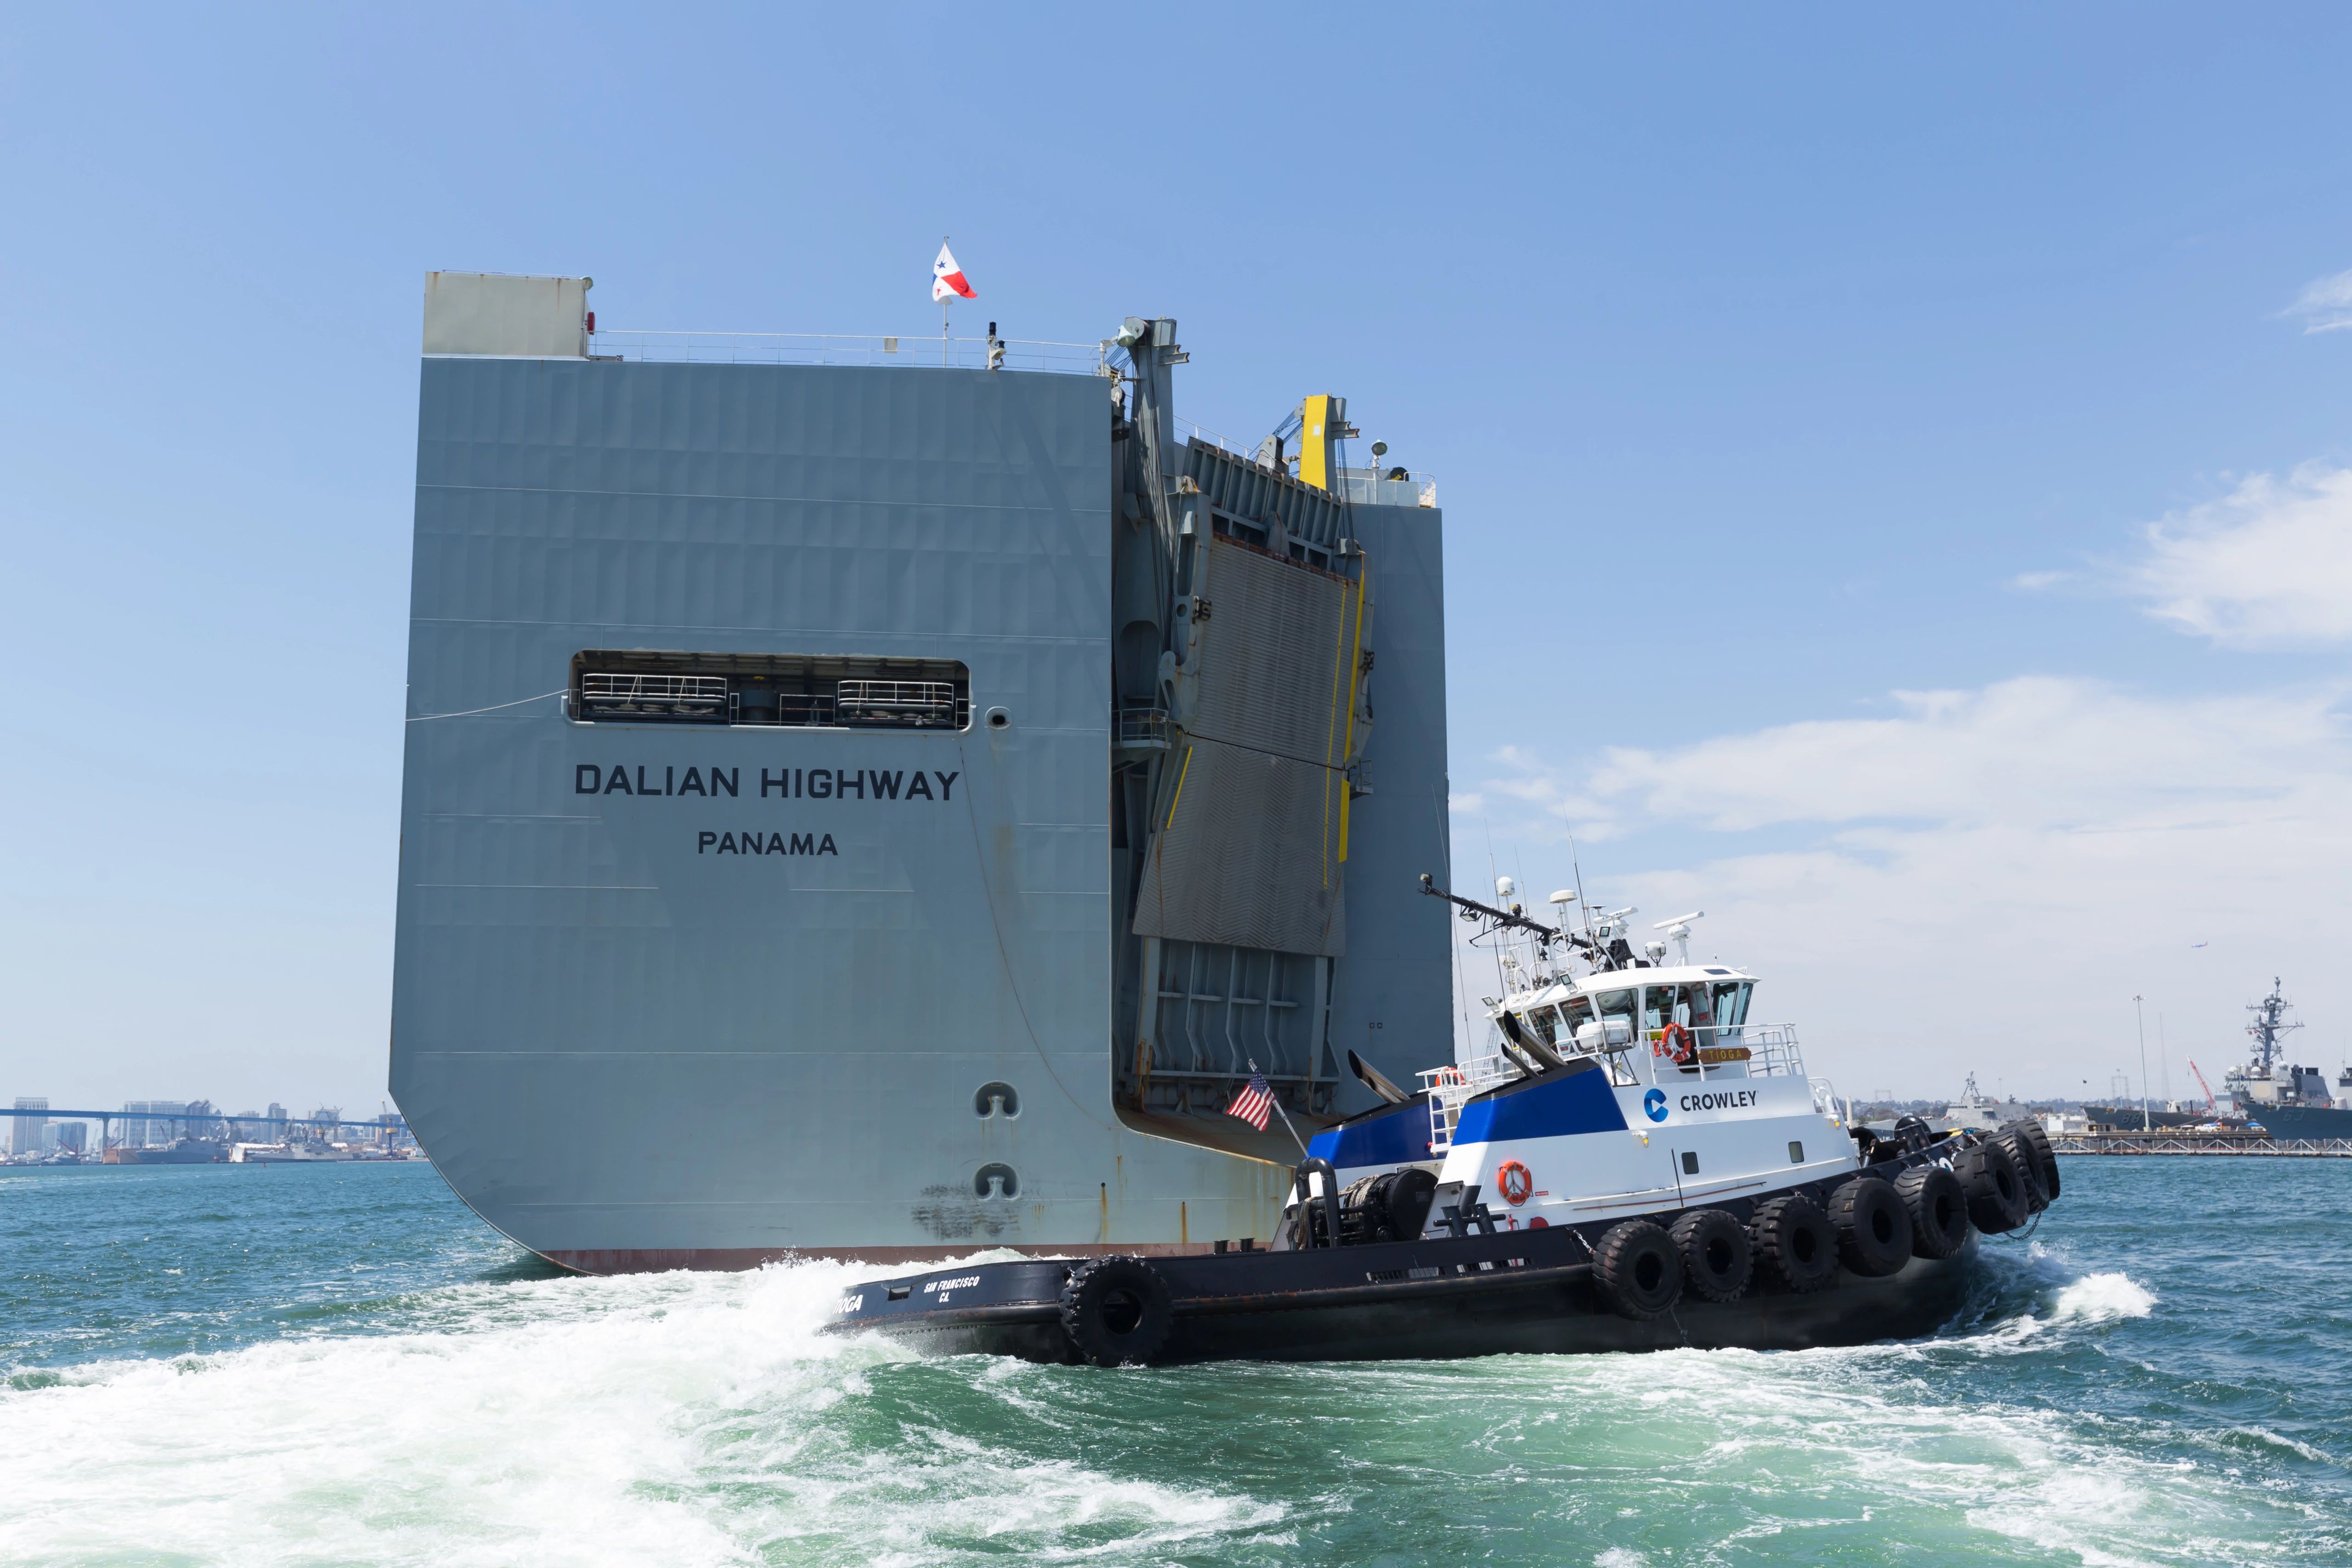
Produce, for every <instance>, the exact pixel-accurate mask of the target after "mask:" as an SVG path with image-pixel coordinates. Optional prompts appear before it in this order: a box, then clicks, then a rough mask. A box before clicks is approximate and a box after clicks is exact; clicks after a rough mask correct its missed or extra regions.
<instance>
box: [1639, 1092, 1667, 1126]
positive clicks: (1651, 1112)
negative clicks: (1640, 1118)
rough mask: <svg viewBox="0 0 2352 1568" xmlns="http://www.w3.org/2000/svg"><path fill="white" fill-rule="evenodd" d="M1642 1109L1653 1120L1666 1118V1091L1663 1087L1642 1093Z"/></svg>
mask: <svg viewBox="0 0 2352 1568" xmlns="http://www.w3.org/2000/svg"><path fill="white" fill-rule="evenodd" d="M1642 1111H1643V1114H1644V1115H1646V1116H1647V1117H1649V1119H1650V1120H1651V1121H1664V1120H1665V1119H1666V1091H1665V1090H1664V1089H1652V1090H1651V1091H1650V1092H1649V1093H1647V1094H1645V1095H1643V1097H1642Z"/></svg>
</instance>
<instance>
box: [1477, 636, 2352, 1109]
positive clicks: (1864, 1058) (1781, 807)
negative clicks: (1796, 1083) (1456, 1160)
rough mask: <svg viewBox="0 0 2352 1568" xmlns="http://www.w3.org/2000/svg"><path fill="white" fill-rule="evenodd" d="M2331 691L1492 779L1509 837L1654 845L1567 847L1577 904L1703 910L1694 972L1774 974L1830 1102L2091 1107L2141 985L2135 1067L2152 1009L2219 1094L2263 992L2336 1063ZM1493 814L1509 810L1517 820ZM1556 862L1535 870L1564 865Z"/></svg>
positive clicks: (2342, 847) (1996, 712)
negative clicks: (2072, 1096) (1829, 1084)
mask: <svg viewBox="0 0 2352 1568" xmlns="http://www.w3.org/2000/svg"><path fill="white" fill-rule="evenodd" d="M2342 695H2343V694H2342V693H2341V692H2338V691H2334V690H2285V691H2273V692H2268V693H2261V694H2257V695H2254V696H2251V697H2241V698H2229V699H2223V698H2199V699H2189V700H2168V699H2163V698H2158V697H2150V696H2147V695H2143V694H2136V693H2133V692H2129V691H2125V690H2121V689H2116V688H2114V687H2111V686H2107V685H2103V684H2100V683H2097V682H2092V681H2084V680H2070V679H2049V678H2040V679H2021V680H2011V681H2006V682H2002V683H2000V684H1998V685H1994V686H1990V687H1987V688H1983V689H1976V690H1969V691H1946V692H1929V693H1901V694H1897V695H1896V696H1895V700H1894V701H1895V711H1894V712H1893V713H1892V714H1890V715H1889V716H1886V717H1883V718H1870V719H1845V720H1829V721H1812V722H1807V723H1799V724H1789V725H1781V726H1777V727H1774V728H1771V729H1766V730H1759V731H1752V732H1748V733H1743V734H1733V735H1725V736H1720V737H1717V738H1715V739H1711V740H1706V741H1703V742H1698V743H1696V744H1694V745H1690V746H1687V747H1683V748H1679V749H1675V750H1671V751H1645V750H1622V749H1621V750H1614V751H1611V752H1607V753H1605V754H1604V755H1603V757H1602V758H1601V760H1600V761H1599V762H1598V763H1594V764H1592V765H1590V766H1587V767H1584V768H1581V769H1571V770H1569V771H1568V772H1567V773H1566V775H1565V776H1561V777H1554V778H1546V777H1544V776H1543V775H1542V774H1540V773H1537V772H1536V771H1535V770H1533V769H1531V768H1529V767H1527V766H1524V765H1523V766H1520V767H1517V768H1514V769H1512V770H1510V772H1511V774H1512V776H1510V777H1508V778H1505V779H1500V780H1496V781H1495V782H1493V783H1491V784H1482V786H1481V787H1482V793H1483V794H1484V795H1485V797H1486V803H1487V805H1488V806H1489V808H1490V810H1491V811H1493V813H1494V814H1495V821H1494V825H1493V826H1494V829H1495V831H1496V833H1497V834H1498V835H1506V834H1507V835H1510V836H1512V837H1517V838H1521V839H1524V840H1533V839H1535V838H1537V837H1538V836H1539V835H1541V834H1542V833H1543V832H1544V831H1545V829H1546V827H1547V826H1549V829H1550V830H1551V832H1552V833H1553V835H1554V837H1557V835H1558V828H1559V825H1560V824H1561V822H1562V820H1563V817H1562V816H1561V814H1560V813H1559V812H1558V811H1556V810H1548V809H1545V806H1546V804H1547V803H1550V802H1573V803H1577V804H1578V805H1591V806H1594V807H1598V808H1599V809H1601V810H1603V811H1605V812H1607V813H1608V814H1609V817H1608V820H1609V822H1610V824H1611V826H1612V827H1614V828H1615V829H1617V830H1619V831H1622V832H1640V833H1642V834H1643V837H1642V838H1641V839H1640V840H1639V841H1638V842H1639V843H1640V844H1641V845H1642V846H1643V859H1644V860H1645V861H1647V862H1649V863H1648V864H1647V865H1641V864H1634V863H1629V862H1628V860H1627V859H1626V857H1625V853H1624V851H1622V850H1620V851H1616V852H1614V853H1613V854H1612V852H1610V851H1606V850H1603V851H1601V853H1599V854H1596V853H1593V852H1592V851H1591V848H1590V840H1589V839H1586V836H1585V834H1584V833H1583V831H1582V830H1580V832H1579V837H1580V840H1585V841H1586V842H1587V843H1588V852H1587V853H1586V855H1585V857H1584V860H1585V871H1586V873H1587V875H1588V877H1589V878H1591V880H1592V884H1593V886H1592V887H1591V889H1588V891H1589V892H1591V895H1592V896H1594V897H1596V898H1607V899H1610V900H1612V901H1618V902H1633V903H1638V904H1640V905H1641V906H1642V907H1643V908H1644V909H1645V910H1653V911H1654V912H1658V913H1674V912H1675V911H1677V910H1682V909H1687V908H1704V909H1706V910H1707V911H1708V918H1707V919H1706V921H1705V922H1703V924H1702V926H1701V928H1700V933H1699V935H1698V936H1697V937H1696V939H1695V941H1694V952H1709V953H1720V954H1721V955H1722V956H1723V957H1725V958H1727V959H1731V960H1734V961H1736V962H1738V963H1743V964H1746V965H1748V966H1749V967H1751V968H1753V969H1755V970H1756V971H1757V972H1759V973H1762V974H1764V975H1765V976H1766V977H1767V979H1768V981H1769V983H1770V985H1769V995H1770V998H1771V999H1770V1001H1769V1003H1768V1004H1766V1006H1765V1010H1766V1011H1767V1012H1769V1014H1771V1015H1772V1016H1775V1017H1784V1018H1793V1019H1794V1020H1795V1021H1797V1022H1798V1023H1799V1024H1800V1026H1801V1027H1802V1029H1803V1030H1804V1032H1805V1037H1806V1038H1807V1039H1808V1041H1809V1042H1810V1043H1811V1047H1810V1048H1811V1049H1812V1050H1813V1054H1814V1065H1815V1067H1816V1069H1817V1070H1822V1069H1823V1068H1826V1069H1827V1070H1831V1071H1832V1072H1834V1073H1835V1074H1836V1076H1837V1077H1838V1079H1840V1082H1841V1086H1842V1087H1843V1088H1844V1089H1850V1090H1857V1091H1860V1090H1867V1089H1874V1088H1878V1087H1881V1086H1890V1087H1896V1088H1905V1087H1906V1086H1907V1087H1908V1089H1910V1091H1911V1092H1916V1093H1922V1094H1925V1093H1930V1092H1938V1091H1948V1090H1951V1089H1957V1087H1958V1079H1959V1075H1960V1074H1961V1073H1962V1072H1965V1071H1969V1070H1977V1071H1979V1072H1981V1073H1983V1074H1984V1075H1985V1079H1986V1083H1987V1087H1988V1088H1990V1085H1991V1082H1992V1079H1995V1078H1997V1077H2005V1078H2006V1079H2007V1080H2008V1082H2009V1084H2010V1086H2011V1088H2012V1089H2031V1090H2035V1091H2041V1092H2053V1093H2055V1092H2065V1091H2069V1090H2072V1091H2076V1092H2079V1091H2080V1089H2081V1087H2082V1080H2084V1079H2089V1080H2090V1084H2091V1087H2092V1088H2093V1089H2098V1090H2102V1091H2103V1090H2104V1089H2105V1088H2106V1083H2107V1077H2108V1074H2109V1073H2110V1072H2111V1071H2113V1070H2114V1069H2115V1068H2117V1067H2119V1066H2122V1067H2127V1068H2130V1069H2131V1070H2133V1071H2135V1072H2136V1071H2137V1055H2136V1049H2137V1047H2136V1040H2135V1037H2134V1032H2133V1031H2134V1019H2133V1009H2132V1004H2131V998H2132V996H2133V995H2134V994H2144V995H2146V996H2147V997H2148V1003H2147V1019H2148V1025H2147V1026H2148V1037H2149V1047H2150V1051H2151V1054H2152V1056H2153V1055H2155V1054H2156V1053H2157V1050H2158V1016H2159V1015H2168V1018H2169V1029H2168V1035H2167V1039H2168V1042H2169V1044H2170V1046H2171V1057H2170V1062H2171V1066H2170V1072H2171V1076H2172V1078H2173V1080H2174V1081H2173V1089H2174V1090H2175V1092H2176V1093H2185V1092H2187V1089H2188V1085H2187V1081H2186V1078H2187V1073H2186V1067H2185V1065H2184V1063H2183V1059H2182V1058H2184V1057H2194V1058H2197V1059H2198V1060H2199V1061H2200V1063H2201V1064H2202V1065H2203V1067H2204V1068H2205V1070H2206V1072H2207V1075H2208V1076H2209V1077H2210V1078H2213V1079H2216V1081H2218V1079H2219V1069H2220V1068H2222V1067H2225V1066H2227V1065H2229V1064H2231V1063H2232V1062H2234V1061H2236V1060H2238V1059H2239V1056H2240V1053H2241V1052H2242V1047H2243V1045H2244V1042H2243V1040H2242V1037H2240V1035H2239V1033H2238V1029H2239V1026H2240V1025H2241V1024H2242V1012H2241V1011H2240V1007H2241V1005H2242V1004H2243V1003H2245V1002H2248V1001H2251V1000H2252V998H2253V996H2254V994H2257V993H2258V991H2259V990H2260V989H2261V987H2262V986H2263V984H2266V983H2267V982H2268V980H2269V978H2270V976H2271V974H2272V973H2273V972H2276V973H2284V974H2286V975H2287V976H2288V977H2289V980H2290V990H2291V993H2293V992H2294V982H2296V981H2297V980H2298V979H2299V980H2300V983H2301V990H2300V993H2299V996H2300V999H2301V1000H2303V1001H2304V1002H2305V1004H2306V1005H2305V1015H2304V1016H2305V1017H2306V1018H2307V1019H2308V1020H2309V1021H2310V1022H2311V1024H2312V1028H2311V1030H2310V1031H2309V1032H2308V1033H2307V1035H2306V1036H2305V1037H2304V1040H2305V1043H2307V1044H2308V1045H2309V1046H2310V1047H2312V1050H2313V1054H2314V1055H2315V1058H2316V1057H2317V1056H2318V1055H2319V1054H2321V1053H2322V1051H2323V1050H2324V1051H2326V1052H2341V1051H2342V1050H2343V1048H2344V1047H2343V1044H2342V1042H2343V1039H2344V1031H2345V1026H2347V1025H2352V1005H2346V1004H2344V1003H2339V1002H2338V1001H2337V1000H2336V998H2335V997H2334V995H2333V994H2332V993H2331V992H2330V991H2329V990H2325V989H2323V987H2326V986H2333V985H2334V984H2335V977H2336V975H2337V974H2339V973H2342V970H2343V961H2342V952H2343V948H2344V944H2345V941H2346V938H2347V935H2352V932H2347V920H2346V917H2345V909H2344V896H2343V889H2345V888H2346V887H2347V886H2352V729H2347V723H2346V721H2345V718H2344V716H2343V715H2342V714H2341V713H2340V712H2339V710H2338V703H2339V700H2340V699H2341V697H2342ZM1522 762H1523V763H1524V759H1522ZM1538 784H1539V785H1540V787H1538ZM1510 799H1517V800H1519V801H1521V802H1523V803H1525V804H1526V805H1528V806H1529V807H1532V808H1533V809H1532V810H1530V811H1529V812H1528V816H1527V817H1526V818H1525V819H1524V820H1521V821H1518V822H1510V821H1507V819H1506V817H1505V816H1504V815H1503V813H1504V811H1505V810H1506V805H1505V803H1506V802H1507V800H1510ZM1464 826H1465V828H1466V827H1467V826H1468V824H1467V823H1465V825H1464ZM1553 854H1554V858H1556V859H1557V860H1558V862H1559V865H1558V867H1557V868H1555V867H1554V866H1552V865H1551V864H1549V863H1543V862H1538V863H1531V864H1529V865H1528V867H1527V868H1526V870H1525V875H1526V876H1527V877H1528V879H1530V880H1544V879H1546V878H1547V877H1549V876H1550V875H1552V874H1553V873H1554V872H1555V870H1556V869H1557V870H1561V871H1564V870H1565V867H1566V857H1565V854H1564V853H1562V852H1559V851H1558V850H1555V851H1554V852H1553ZM1660 861H1664V862H1667V863H1666V864H1664V865H1661V864H1659V863H1658V862H1660ZM1560 879H1561V880H1563V881H1565V880H1566V879H1565V877H1562V878H1560ZM1670 905H1671V906H1672V908H1671V909H1669V908H1668V907H1667V906H1670ZM2200 941H2210V944H2211V945H2210V947H2208V948H2205V949H2201V950H2192V949H2191V947H2190V943H2192V942H2200ZM1472 984H1473V988H1474V990H1475V989H1476V981H1475V979H1474V980H1473V981H1472ZM1488 988H1489V989H1491V987H1488ZM2323 1041H2325V1042H2327V1043H2326V1045H2325V1047H2322V1045H2321V1042H2323ZM2325 1059H2326V1062H2327V1063H2328V1065H2329V1068H2330V1076H2331V1077H2332V1076H2333V1068H2334V1066H2335V1065H2336V1058H2335V1057H2334V1056H2333V1055H2327V1056H2326V1057H2325Z"/></svg>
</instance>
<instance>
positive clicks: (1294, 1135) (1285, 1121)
mask: <svg viewBox="0 0 2352 1568" xmlns="http://www.w3.org/2000/svg"><path fill="white" fill-rule="evenodd" d="M1257 1070H1258V1068H1257V1058H1255V1057H1252V1058H1250V1071H1252V1072H1255V1071H1257ZM1265 1087H1266V1096H1265V1097H1266V1099H1268V1100H1272V1101H1273V1102H1274V1113H1275V1114H1276V1116H1279V1117H1281V1118H1282V1129H1283V1131H1286V1132H1287V1133H1289V1134H1290V1141H1291V1142H1293V1143H1296V1144H1297V1145H1298V1157H1299V1158H1300V1159H1302V1160H1306V1159H1311V1158H1312V1157H1313V1156H1311V1155H1309V1154H1308V1153H1307V1140H1306V1139H1304V1138H1301V1137H1300V1136H1299V1135H1298V1129H1297V1128H1296V1127H1293V1126H1292V1125H1291V1124H1290V1112H1288V1111H1287V1110H1283V1109H1282V1097H1281V1096H1280V1095H1278V1094H1276V1093H1275V1092H1274V1086H1273V1085H1272V1084H1268V1085H1266V1086H1265Z"/></svg>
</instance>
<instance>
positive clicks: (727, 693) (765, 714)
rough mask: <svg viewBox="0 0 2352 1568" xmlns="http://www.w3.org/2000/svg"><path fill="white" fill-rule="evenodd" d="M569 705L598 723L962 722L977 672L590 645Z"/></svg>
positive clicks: (961, 725)
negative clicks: (665, 651) (591, 646)
mask: <svg viewBox="0 0 2352 1568" xmlns="http://www.w3.org/2000/svg"><path fill="white" fill-rule="evenodd" d="M567 708H568V710H569V712H570V714H571V717H572V719H573V720H574V721H577V722H581V723H588V724H737V725H756V726H762V727H768V726H773V727H782V728H787V729H803V730H962V729H966V728H968V727H969V726H970V725H971V670H970V669H968V668H965V666H964V665H963V664H962V663H961V661H960V660H957V659H951V658H872V657H866V656H861V655H836V654H798V653H663V652H656V651H648V650H646V649H642V648H635V649H628V650H620V649H598V648H590V649H585V650H583V651H582V652H580V653H578V654H575V655H573V656H572V689H571V692H570V694H569V698H568V702H567Z"/></svg>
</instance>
